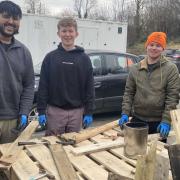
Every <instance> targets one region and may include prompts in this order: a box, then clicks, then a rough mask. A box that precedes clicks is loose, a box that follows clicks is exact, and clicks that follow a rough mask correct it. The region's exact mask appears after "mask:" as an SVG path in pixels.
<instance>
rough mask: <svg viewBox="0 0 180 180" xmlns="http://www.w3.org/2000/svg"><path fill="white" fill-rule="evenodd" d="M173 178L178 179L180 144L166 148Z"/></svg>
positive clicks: (179, 177)
mask: <svg viewBox="0 0 180 180" xmlns="http://www.w3.org/2000/svg"><path fill="white" fill-rule="evenodd" d="M168 153H169V158H170V164H171V171H172V176H173V180H180V170H179V168H180V144H176V145H171V146H169V148H168Z"/></svg>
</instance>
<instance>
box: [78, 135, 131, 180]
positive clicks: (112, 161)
mask: <svg viewBox="0 0 180 180" xmlns="http://www.w3.org/2000/svg"><path fill="white" fill-rule="evenodd" d="M94 138H95V137H94ZM94 138H93V139H94ZM83 143H84V142H81V143H79V144H77V146H82V145H83ZM89 143H91V142H90V141H89ZM85 144H87V141H86V143H85ZM89 156H90V157H91V158H92V159H94V160H95V161H97V162H99V163H100V164H102V165H103V166H104V167H105V168H106V169H108V170H109V171H111V172H113V173H116V174H118V175H120V176H122V177H124V178H125V177H128V178H130V179H133V177H134V174H133V171H134V168H133V167H132V166H130V165H129V164H127V163H125V162H124V161H122V160H121V159H119V158H117V157H115V156H113V155H112V154H111V153H109V152H107V151H101V152H96V153H92V154H89Z"/></svg>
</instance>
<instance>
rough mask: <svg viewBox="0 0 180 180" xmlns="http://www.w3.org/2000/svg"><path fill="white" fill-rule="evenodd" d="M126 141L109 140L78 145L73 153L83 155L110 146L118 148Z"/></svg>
mask: <svg viewBox="0 0 180 180" xmlns="http://www.w3.org/2000/svg"><path fill="white" fill-rule="evenodd" d="M123 145H124V142H122V141H120V140H116V141H109V142H101V143H96V144H90V145H86V146H83V147H77V148H74V149H72V153H73V154H74V155H76V156H79V155H82V154H90V153H93V152H98V151H103V150H107V149H110V148H116V147H120V146H123Z"/></svg>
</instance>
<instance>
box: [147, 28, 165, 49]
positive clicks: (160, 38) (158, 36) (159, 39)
mask: <svg viewBox="0 0 180 180" xmlns="http://www.w3.org/2000/svg"><path fill="white" fill-rule="evenodd" d="M152 42H156V43H158V44H160V45H161V46H162V47H163V49H165V47H166V34H165V33H164V32H153V33H151V34H150V35H149V36H148V38H147V41H146V43H145V47H147V46H148V44H150V43H152Z"/></svg>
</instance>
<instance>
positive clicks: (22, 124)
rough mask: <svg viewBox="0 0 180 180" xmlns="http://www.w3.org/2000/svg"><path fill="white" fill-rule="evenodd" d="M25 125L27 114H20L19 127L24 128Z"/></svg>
mask: <svg viewBox="0 0 180 180" xmlns="http://www.w3.org/2000/svg"><path fill="white" fill-rule="evenodd" d="M26 125H27V116H26V115H24V114H23V115H21V123H20V128H25V127H26Z"/></svg>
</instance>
